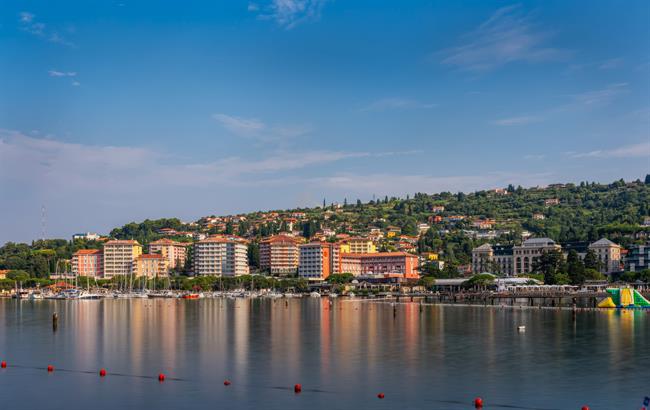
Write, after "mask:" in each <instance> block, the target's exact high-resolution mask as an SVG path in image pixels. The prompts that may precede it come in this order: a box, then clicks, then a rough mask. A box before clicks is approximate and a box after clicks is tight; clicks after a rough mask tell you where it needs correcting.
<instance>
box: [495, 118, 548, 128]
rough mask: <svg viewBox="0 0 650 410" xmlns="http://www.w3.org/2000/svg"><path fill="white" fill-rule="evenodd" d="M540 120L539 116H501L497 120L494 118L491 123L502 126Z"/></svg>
mask: <svg viewBox="0 0 650 410" xmlns="http://www.w3.org/2000/svg"><path fill="white" fill-rule="evenodd" d="M540 120H541V119H540V118H539V117H534V116H521V117H510V118H502V119H499V120H494V121H492V124H494V125H499V126H503V127H510V126H513V125H526V124H530V123H533V122H538V121H540Z"/></svg>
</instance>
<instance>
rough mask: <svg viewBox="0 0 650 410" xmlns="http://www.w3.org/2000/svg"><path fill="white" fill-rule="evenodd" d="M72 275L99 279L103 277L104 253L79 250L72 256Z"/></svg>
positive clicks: (92, 250) (95, 250)
mask: <svg viewBox="0 0 650 410" xmlns="http://www.w3.org/2000/svg"><path fill="white" fill-rule="evenodd" d="M71 270H72V274H73V275H75V276H88V277H91V278H101V277H103V276H104V252H102V251H101V249H80V250H78V251H77V252H75V253H74V254H73V255H72V266H71Z"/></svg>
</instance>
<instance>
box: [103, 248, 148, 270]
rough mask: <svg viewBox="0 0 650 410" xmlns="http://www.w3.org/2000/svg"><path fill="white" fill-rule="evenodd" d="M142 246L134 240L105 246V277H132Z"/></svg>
mask: <svg viewBox="0 0 650 410" xmlns="http://www.w3.org/2000/svg"><path fill="white" fill-rule="evenodd" d="M140 255H142V246H141V245H140V244H139V243H138V241H134V240H112V241H108V242H106V243H105V244H104V277H105V278H107V279H110V278H112V277H113V276H115V275H131V274H132V273H133V269H134V267H135V261H136V259H138V256H140Z"/></svg>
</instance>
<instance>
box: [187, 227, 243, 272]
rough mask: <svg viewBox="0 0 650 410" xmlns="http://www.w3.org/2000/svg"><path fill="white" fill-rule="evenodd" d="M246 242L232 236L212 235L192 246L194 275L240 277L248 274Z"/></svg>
mask: <svg viewBox="0 0 650 410" xmlns="http://www.w3.org/2000/svg"><path fill="white" fill-rule="evenodd" d="M247 245H248V242H247V241H246V240H245V239H243V238H240V237H238V236H234V235H214V236H211V237H209V238H206V239H204V240H202V241H199V242H196V243H195V244H194V273H196V274H197V275H214V276H240V275H247V274H248V273H249V268H248V246H247Z"/></svg>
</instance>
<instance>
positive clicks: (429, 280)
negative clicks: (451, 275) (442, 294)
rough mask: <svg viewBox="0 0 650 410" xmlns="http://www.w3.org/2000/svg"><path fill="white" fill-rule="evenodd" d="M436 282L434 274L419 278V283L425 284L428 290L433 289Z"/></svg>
mask: <svg viewBox="0 0 650 410" xmlns="http://www.w3.org/2000/svg"><path fill="white" fill-rule="evenodd" d="M435 284H436V279H435V278H434V277H433V276H423V277H421V278H420V279H419V280H418V285H420V286H423V287H424V288H425V289H427V290H431V289H433V287H434V286H435Z"/></svg>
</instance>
